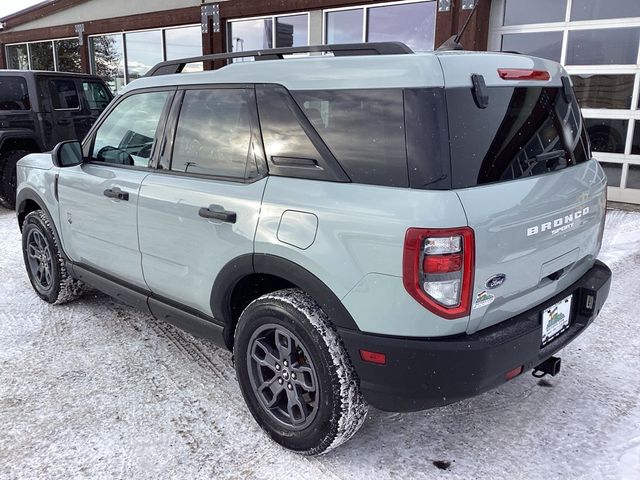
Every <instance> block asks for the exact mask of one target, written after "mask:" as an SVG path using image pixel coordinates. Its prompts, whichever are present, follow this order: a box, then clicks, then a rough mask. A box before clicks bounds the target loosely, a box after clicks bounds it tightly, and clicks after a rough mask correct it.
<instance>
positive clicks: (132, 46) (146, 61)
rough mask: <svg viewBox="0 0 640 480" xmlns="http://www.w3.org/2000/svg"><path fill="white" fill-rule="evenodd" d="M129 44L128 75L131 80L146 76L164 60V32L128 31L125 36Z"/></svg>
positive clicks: (126, 42)
mask: <svg viewBox="0 0 640 480" xmlns="http://www.w3.org/2000/svg"><path fill="white" fill-rule="evenodd" d="M124 41H125V44H126V46H127V75H128V77H129V81H133V80H135V79H136V78H140V77H144V75H145V74H146V73H147V72H148V71H149V70H151V67H153V66H154V65H155V64H157V63H160V62H161V61H162V32H161V31H160V30H151V31H147V32H136V33H127V34H125V36H124Z"/></svg>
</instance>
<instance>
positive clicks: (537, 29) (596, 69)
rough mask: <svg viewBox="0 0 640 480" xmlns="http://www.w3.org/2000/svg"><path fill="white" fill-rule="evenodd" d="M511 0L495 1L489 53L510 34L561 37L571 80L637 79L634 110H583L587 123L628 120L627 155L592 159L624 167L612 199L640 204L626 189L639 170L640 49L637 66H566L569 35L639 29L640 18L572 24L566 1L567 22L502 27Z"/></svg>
mask: <svg viewBox="0 0 640 480" xmlns="http://www.w3.org/2000/svg"><path fill="white" fill-rule="evenodd" d="M507 1H509V0H494V2H492V4H491V12H490V16H489V36H488V48H487V50H490V51H491V50H493V51H500V50H501V48H502V35H505V34H510V33H547V32H561V33H562V51H561V56H560V63H561V64H562V65H563V66H564V68H565V69H566V71H567V73H568V74H569V76H576V75H634V84H633V93H632V97H631V107H630V108H629V109H605V108H582V109H581V110H582V115H583V117H584V118H585V119H596V120H600V119H604V120H628V121H629V126H628V128H627V132H626V139H625V147H624V153H607V152H593V157H594V158H596V159H598V160H601V161H602V162H604V163H616V164H619V165H621V166H622V176H621V180H620V187H609V199H610V200H614V201H621V202H632V203H640V189H627V188H626V183H627V172H628V170H629V166H630V165H638V166H640V155H639V154H633V153H632V152H631V149H632V143H633V135H634V131H636V130H640V45H639V47H638V52H637V53H638V58H637V59H636V63H635V64H629V65H565V62H566V58H567V43H568V39H569V32H572V31H578V30H610V29H616V28H629V27H635V28H640V17H628V18H614V19H598V20H571V10H572V6H573V0H567V5H566V12H565V18H564V20H563V21H560V22H547V23H528V24H521V25H503V20H504V10H505V5H506V2H507Z"/></svg>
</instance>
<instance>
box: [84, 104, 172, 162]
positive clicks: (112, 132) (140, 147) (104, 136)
mask: <svg viewBox="0 0 640 480" xmlns="http://www.w3.org/2000/svg"><path fill="white" fill-rule="evenodd" d="M168 97H169V93H168V92H151V93H140V94H137V95H132V96H130V97H128V98H125V99H124V100H122V102H120V103H119V104H118V106H117V107H116V108H115V109H114V110H113V111H112V112H111V113H110V114H109V116H108V117H107V118H106V120H105V121H104V122H103V123H102V125H100V127H99V128H98V131H97V133H96V136H95V140H94V143H93V148H92V153H91V158H93V159H94V160H96V161H99V162H106V163H114V164H118V165H129V166H132V165H135V166H141V167H147V166H149V159H150V158H151V152H152V150H153V142H154V139H155V135H156V129H157V128H158V123H159V122H160V116H161V115H162V111H163V109H164V106H165V103H166V101H167V98H168Z"/></svg>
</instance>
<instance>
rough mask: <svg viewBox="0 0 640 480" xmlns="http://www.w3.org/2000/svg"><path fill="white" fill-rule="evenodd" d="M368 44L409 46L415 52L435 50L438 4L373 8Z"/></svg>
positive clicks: (369, 21)
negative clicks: (384, 43)
mask: <svg viewBox="0 0 640 480" xmlns="http://www.w3.org/2000/svg"><path fill="white" fill-rule="evenodd" d="M368 11H369V18H368V23H369V27H368V31H367V41H369V42H393V41H400V42H403V43H406V44H407V45H408V46H409V47H410V48H411V49H412V50H415V51H418V50H433V47H434V41H435V33H436V2H435V1H431V2H420V3H406V4H403V5H388V6H383V7H372V8H370V9H369V10H368Z"/></svg>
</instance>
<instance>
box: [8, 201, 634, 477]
mask: <svg viewBox="0 0 640 480" xmlns="http://www.w3.org/2000/svg"><path fill="white" fill-rule="evenodd" d="M601 257H602V259H603V260H605V261H607V262H608V263H609V264H610V266H611V268H612V269H613V271H614V280H613V288H612V291H611V295H610V297H609V301H608V303H607V304H606V306H605V308H604V309H603V311H602V313H601V316H600V318H599V319H598V320H597V322H596V323H594V324H593V326H592V327H591V328H590V329H589V330H588V331H587V332H586V333H585V334H584V335H582V336H581V337H580V338H579V339H578V340H577V341H576V342H574V343H573V344H571V345H570V346H569V347H567V348H566V349H565V350H564V351H563V352H562V360H563V363H562V365H563V367H562V372H561V374H560V375H559V376H558V377H555V378H553V379H550V380H549V381H548V382H547V383H544V382H543V383H541V384H539V383H538V382H537V381H536V380H535V379H534V378H533V377H532V376H531V375H528V374H526V375H522V376H520V377H518V378H516V379H515V380H513V381H512V382H510V383H508V384H506V385H504V386H503V387H501V388H499V389H497V390H494V391H492V392H489V393H486V394H484V395H482V396H480V397H477V398H474V399H471V400H467V401H463V402H460V403H457V404H454V405H450V406H448V407H444V408H440V409H436V410H431V411H425V412H420V413H412V414H392V413H384V412H380V411H376V410H372V411H371V413H370V415H369V417H368V419H367V421H366V423H365V425H364V427H363V428H362V430H361V431H360V432H359V434H357V435H356V436H355V437H354V438H353V439H352V440H351V441H350V442H348V443H347V444H345V445H343V446H342V447H340V448H338V449H337V450H335V451H333V452H331V453H330V454H328V455H326V456H324V457H320V458H303V457H299V456H297V455H294V454H291V453H289V452H287V451H285V450H283V449H281V448H280V447H278V446H276V445H275V444H273V443H271V442H270V441H269V440H268V439H267V438H266V437H265V436H264V435H263V434H262V433H261V431H260V429H259V428H258V427H257V426H256V424H255V423H254V421H253V419H252V418H251V416H250V414H249V413H248V411H247V409H246V408H245V406H244V404H243V401H242V397H241V394H240V391H239V389H238V386H237V384H236V380H235V374H234V371H233V367H232V364H231V356H230V354H229V353H228V352H226V351H223V350H221V349H218V348H216V347H214V346H212V345H210V344H209V343H207V342H205V341H201V340H196V339H194V338H193V337H191V336H190V335H188V334H186V333H183V332H181V331H179V330H178V329H175V328H173V327H171V326H169V325H167V324H164V323H162V322H158V321H156V320H154V319H153V318H151V317H150V316H148V315H145V314H141V313H139V312H137V311H135V310H133V309H131V308H129V307H126V306H123V305H121V304H118V303H116V302H114V301H112V300H111V299H109V298H108V297H106V296H104V295H102V294H90V295H88V296H86V297H84V298H83V299H81V300H79V301H77V302H75V303H72V304H69V305H64V306H50V305H48V304H46V303H44V302H42V301H40V300H39V299H38V297H36V295H35V294H34V293H33V291H32V289H31V286H30V285H29V282H28V280H27V277H26V274H25V272H24V267H23V264H22V255H21V251H20V237H19V233H18V228H17V225H16V220H15V216H14V213H13V212H9V211H7V210H2V209H0V478H1V479H3V480H4V479H11V478H60V479H62V478H64V479H67V478H125V479H129V478H154V479H155V478H188V479H192V478H193V479H195V478H221V479H226V478H264V479H267V478H274V479H275V478H286V477H288V478H304V479H319V478H329V479H338V478H340V479H346V478H362V479H373V478H381V479H382V478H412V479H413V478H433V479H436V478H437V479H469V478H488V479H502V478H505V479H514V478H527V479H544V480H549V479H555V478H563V479H566V478H571V479H574V478H588V479H592V478H595V479H597V478H603V479H609V478H611V479H638V478H640V373H639V372H640V334H639V331H640V320H639V316H638V310H636V308H638V307H639V306H640V213H633V212H623V211H610V212H609V215H608V218H607V230H606V233H605V237H604V246H603V251H602V255H601ZM434 462H436V463H438V462H444V463H442V464H440V463H439V465H441V466H446V464H447V463H446V462H450V466H449V468H448V469H446V470H441V469H439V468H438V467H436V466H435V465H434Z"/></svg>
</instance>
